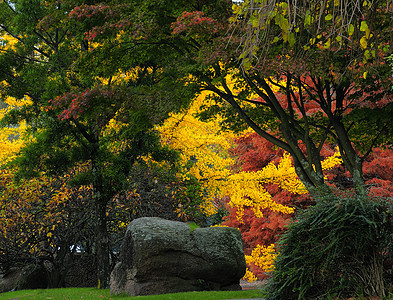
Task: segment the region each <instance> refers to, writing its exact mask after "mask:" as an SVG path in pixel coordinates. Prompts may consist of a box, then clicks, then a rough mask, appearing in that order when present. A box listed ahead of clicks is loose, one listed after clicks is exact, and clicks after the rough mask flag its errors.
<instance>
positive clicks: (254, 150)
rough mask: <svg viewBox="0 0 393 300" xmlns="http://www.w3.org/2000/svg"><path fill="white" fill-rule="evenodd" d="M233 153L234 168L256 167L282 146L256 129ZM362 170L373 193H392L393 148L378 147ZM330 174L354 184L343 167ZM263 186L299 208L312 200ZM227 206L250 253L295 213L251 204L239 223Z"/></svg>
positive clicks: (273, 238) (343, 186)
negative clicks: (259, 210)
mask: <svg viewBox="0 0 393 300" xmlns="http://www.w3.org/2000/svg"><path fill="white" fill-rule="evenodd" d="M333 153H334V148H333V147H328V146H326V147H324V148H323V151H322V155H323V158H324V157H327V156H331V155H332V154H333ZM232 154H233V155H236V156H238V157H239V159H238V165H237V166H235V169H238V170H241V171H257V170H261V169H262V168H263V167H265V166H266V165H267V164H268V163H270V162H274V163H275V164H278V162H279V161H280V158H281V157H282V155H283V150H282V149H279V148H277V147H276V146H274V145H273V144H272V143H270V142H268V141H266V140H265V139H263V138H261V137H260V136H258V135H257V134H256V133H253V134H249V135H246V136H244V137H241V138H239V139H238V140H237V141H236V147H235V148H234V149H233V150H232ZM363 170H364V176H365V179H366V184H367V186H368V188H369V194H370V195H371V196H380V197H392V196H393V149H380V148H377V149H375V150H374V152H373V153H372V154H370V155H369V156H368V157H367V159H366V161H365V162H364V165H363ZM327 177H328V178H327V181H328V183H329V184H330V185H332V186H333V187H334V188H337V189H339V190H343V191H344V192H346V191H347V190H349V189H350V188H351V187H352V182H351V180H350V176H349V172H346V171H345V170H344V168H343V167H339V168H335V169H333V170H331V171H329V172H328V174H327ZM264 187H265V188H266V189H267V190H268V191H269V193H270V194H271V195H272V196H273V199H274V201H276V202H277V203H280V204H285V205H289V206H295V207H299V208H304V207H307V206H308V205H310V204H312V200H311V199H310V198H309V197H308V196H304V195H303V196H301V195H294V194H291V193H289V192H286V191H283V190H281V189H280V188H279V187H277V186H276V185H274V184H267V185H265V186H264ZM228 209H229V215H228V216H227V217H226V218H225V225H228V226H231V227H236V228H239V229H240V231H241V233H242V236H243V240H244V250H245V253H246V254H248V255H249V254H250V253H251V251H252V249H254V248H255V247H256V245H258V244H260V245H264V246H268V245H270V244H272V243H275V242H277V240H278V239H279V237H280V234H282V233H283V232H284V231H285V225H286V224H287V223H288V222H290V221H291V219H292V215H284V214H282V213H277V212H273V211H271V210H268V209H266V210H264V211H263V214H264V216H263V217H262V218H256V217H255V215H254V213H253V211H252V210H251V208H248V209H247V208H246V209H245V213H244V217H243V223H240V222H239V221H238V220H237V218H236V209H235V208H230V207H228ZM251 271H252V272H253V273H254V274H255V275H256V276H257V277H258V278H259V279H264V278H265V277H266V275H265V274H264V272H263V271H262V270H261V269H260V268H258V267H256V266H251Z"/></svg>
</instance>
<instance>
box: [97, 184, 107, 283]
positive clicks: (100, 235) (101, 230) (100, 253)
mask: <svg viewBox="0 0 393 300" xmlns="http://www.w3.org/2000/svg"><path fill="white" fill-rule="evenodd" d="M98 193H99V192H98ZM107 202H108V201H107V200H106V199H104V197H102V196H100V195H97V196H96V202H95V206H96V258H97V277H98V288H102V289H106V288H108V287H109V274H110V260H109V255H110V254H109V238H108V231H107V218H106V208H107Z"/></svg>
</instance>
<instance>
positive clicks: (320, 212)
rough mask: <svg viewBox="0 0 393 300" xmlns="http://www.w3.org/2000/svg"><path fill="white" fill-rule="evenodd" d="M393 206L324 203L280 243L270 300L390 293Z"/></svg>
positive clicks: (352, 201) (342, 201)
mask: <svg viewBox="0 0 393 300" xmlns="http://www.w3.org/2000/svg"><path fill="white" fill-rule="evenodd" d="M392 212H393V207H392V204H391V203H389V202H387V201H384V200H375V199H359V198H357V199H353V198H352V199H332V200H330V201H329V200H321V201H320V202H318V203H317V204H316V205H315V206H314V207H311V208H309V209H307V210H305V211H304V212H302V213H300V214H299V216H298V219H297V220H296V221H295V222H294V223H293V224H291V225H290V226H289V228H288V231H287V232H286V233H285V234H284V235H283V237H282V238H281V239H280V242H279V245H278V248H279V255H278V257H277V259H276V261H275V271H274V272H273V275H272V277H271V278H270V279H269V280H268V284H267V288H266V295H265V296H266V297H267V298H268V299H326V298H327V297H329V296H331V297H333V296H338V297H350V296H356V295H362V296H379V297H383V296H384V295H385V288H384V279H383V275H384V269H383V261H384V259H385V257H386V255H388V253H389V252H391V251H388V248H389V244H390V242H391V240H392V233H393V226H392V221H393V220H392V219H393V218H392Z"/></svg>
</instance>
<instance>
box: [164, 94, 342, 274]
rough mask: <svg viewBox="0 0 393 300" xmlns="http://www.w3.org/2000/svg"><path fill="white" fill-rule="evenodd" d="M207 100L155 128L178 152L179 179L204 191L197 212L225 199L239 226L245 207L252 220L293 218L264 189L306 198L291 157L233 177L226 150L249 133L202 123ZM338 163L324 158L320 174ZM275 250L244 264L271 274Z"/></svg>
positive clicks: (261, 251)
mask: <svg viewBox="0 0 393 300" xmlns="http://www.w3.org/2000/svg"><path fill="white" fill-rule="evenodd" d="M210 95H211V94H210V92H206V91H204V92H201V93H200V94H199V95H198V96H197V97H196V98H195V100H194V102H193V104H192V105H191V107H190V108H189V109H188V110H186V111H183V112H182V113H177V114H172V115H171V116H170V118H169V119H167V121H166V122H165V123H164V124H163V125H162V126H161V127H160V128H159V130H160V132H161V136H162V141H163V142H164V143H166V144H168V145H170V146H171V147H172V148H174V149H177V150H179V151H180V152H181V157H182V164H183V172H184V173H183V174H186V175H183V176H184V178H185V179H186V178H187V176H190V174H191V175H192V176H194V177H195V178H197V179H198V181H199V182H200V183H201V185H202V186H203V191H204V195H203V197H204V202H203V205H202V206H201V210H202V211H203V212H204V213H205V214H206V215H207V216H211V215H213V214H215V213H217V208H218V205H219V203H217V202H216V201H215V200H217V199H222V198H223V197H228V196H229V198H230V201H229V205H230V206H232V207H236V208H237V217H238V219H239V220H240V221H242V216H243V213H244V208H245V207H247V208H252V210H253V211H254V213H255V215H256V217H261V216H262V211H263V210H264V209H271V210H274V211H277V212H281V213H284V214H291V213H293V212H294V208H293V207H288V206H285V205H282V204H279V203H276V202H275V201H274V200H273V199H272V196H271V195H270V194H269V192H268V191H267V190H266V189H265V188H264V184H267V183H274V184H277V185H278V186H279V187H280V188H282V189H284V190H287V191H290V192H291V193H295V194H305V193H307V190H306V188H305V186H304V185H303V184H302V182H301V181H300V180H299V179H298V177H297V175H296V172H295V168H294V167H293V163H292V160H291V158H290V156H289V155H288V154H285V155H284V156H283V157H282V159H281V160H280V162H279V164H278V165H276V164H274V163H270V164H269V165H267V166H266V167H265V168H263V169H262V170H259V171H256V172H235V171H234V170H233V166H234V165H235V164H236V157H234V156H232V155H230V149H231V148H232V147H233V146H234V139H235V138H237V137H239V136H241V135H244V134H247V133H248V132H247V131H245V132H242V133H234V132H232V131H229V130H223V128H222V126H221V122H222V120H221V119H220V117H217V118H216V119H214V120H210V121H207V122H201V121H200V120H199V119H198V118H197V115H198V113H200V111H201V108H202V107H205V106H209V105H212V102H211V101H210V97H209V96H210ZM340 163H341V159H340V157H339V154H338V152H337V153H336V154H334V155H333V156H331V157H328V158H327V159H325V160H324V161H323V162H322V166H323V169H324V170H329V169H331V168H333V167H334V166H336V165H338V164H340ZM201 196H202V195H201ZM274 251H275V250H274V245H273V244H272V245H270V246H268V247H264V246H260V245H258V246H257V247H256V248H255V249H254V250H253V251H252V253H251V255H246V260H247V263H248V264H251V263H253V264H256V265H258V266H259V267H261V268H262V269H263V270H264V271H266V272H268V271H271V270H272V269H273V267H272V264H273V260H274V257H275V252H274ZM245 278H246V279H248V280H255V279H256V277H255V276H254V275H253V274H252V273H251V272H250V271H247V274H246V277H245Z"/></svg>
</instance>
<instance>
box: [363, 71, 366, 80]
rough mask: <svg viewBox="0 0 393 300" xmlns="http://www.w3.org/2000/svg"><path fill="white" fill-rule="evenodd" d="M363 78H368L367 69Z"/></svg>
mask: <svg viewBox="0 0 393 300" xmlns="http://www.w3.org/2000/svg"><path fill="white" fill-rule="evenodd" d="M363 78H364V79H366V78H367V71H366V72H364V73H363Z"/></svg>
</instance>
